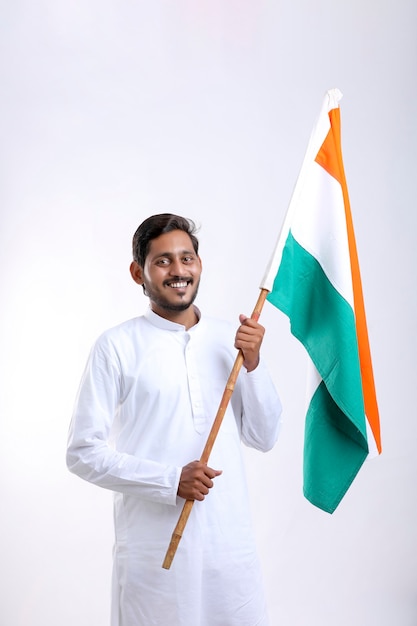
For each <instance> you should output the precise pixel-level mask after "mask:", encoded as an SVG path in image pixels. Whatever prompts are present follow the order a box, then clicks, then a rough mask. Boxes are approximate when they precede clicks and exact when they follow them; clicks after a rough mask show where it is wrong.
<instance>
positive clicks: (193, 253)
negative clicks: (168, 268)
mask: <svg viewBox="0 0 417 626" xmlns="http://www.w3.org/2000/svg"><path fill="white" fill-rule="evenodd" d="M183 254H192V255H193V256H196V253H195V250H181V251H180V252H179V255H180V256H182V255H183ZM173 256H176V253H175V252H168V251H167V252H160V253H159V254H155V255H154V256H152V260H153V261H154V260H156V259H160V258H162V257H168V258H171V257H173Z"/></svg>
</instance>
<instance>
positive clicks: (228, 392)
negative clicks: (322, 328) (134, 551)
mask: <svg viewBox="0 0 417 626" xmlns="http://www.w3.org/2000/svg"><path fill="white" fill-rule="evenodd" d="M268 293H269V292H268V290H267V289H261V293H260V294H259V297H258V300H257V302H256V304H255V308H254V309H253V313H252V315H251V318H252V319H253V320H256V321H258V319H259V316H260V314H261V311H262V308H263V305H264V303H265V299H266V296H267V295H268ZM243 360H244V357H243V353H242V351H241V350H239V352H238V355H237V357H236V360H235V363H234V365H233V368H232V371H231V372H230V375H229V378H228V380H227V383H226V387H225V389H224V392H223V396H222V399H221V401H220V405H219V408H218V410H217V414H216V417H215V418H214V422H213V425H212V427H211V430H210V433H209V436H208V438H207V442H206V445H205V446H204V450H203V452H202V455H201V458H200V461H202V462H203V463H208V460H209V456H210V453H211V451H212V448H213V445H214V442H215V441H216V437H217V434H218V432H219V429H220V426H221V423H222V421H223V417H224V414H225V413H226V409H227V406H228V404H229V401H230V398H231V397H232V394H233V391H234V388H235V384H236V380H237V377H238V375H239V372H240V369H241V367H242V365H243ZM193 504H194V500H186V501H185V503H184V506H183V509H182V511H181V514H180V517H179V519H178V522H177V525H176V526H175V528H174V532H173V533H172V537H171V542H170V544H169V546H168V550H167V552H166V555H165V559H164V562H163V564H162V567H163V568H164V569H169V568H170V567H171V564H172V561H173V559H174V556H175V553H176V551H177V548H178V545H179V543H180V541H181V537H182V534H183V532H184V528H185V526H186V524H187V521H188V518H189V515H190V513H191V509H192V508H193Z"/></svg>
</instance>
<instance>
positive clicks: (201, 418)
mask: <svg viewBox="0 0 417 626" xmlns="http://www.w3.org/2000/svg"><path fill="white" fill-rule="evenodd" d="M184 339H185V350H184V358H185V365H186V369H187V378H188V389H189V392H190V403H191V409H192V412H193V421H194V428H195V430H196V432H197V433H199V434H201V433H203V432H204V431H205V430H206V428H207V416H206V415H205V413H204V406H203V398H202V393H201V387H200V380H199V377H198V369H197V355H196V354H195V351H194V341H193V333H192V332H186V333H185V334H184Z"/></svg>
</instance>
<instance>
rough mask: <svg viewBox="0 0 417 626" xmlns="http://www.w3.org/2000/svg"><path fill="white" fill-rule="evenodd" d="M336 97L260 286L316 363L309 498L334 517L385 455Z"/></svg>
mask: <svg viewBox="0 0 417 626" xmlns="http://www.w3.org/2000/svg"><path fill="white" fill-rule="evenodd" d="M341 97H342V94H341V93H340V91H339V90H338V89H332V90H330V91H328V92H327V94H326V96H325V98H324V102H323V106H322V109H321V112H320V115H319V118H318V120H317V122H316V125H315V127H314V129H313V133H312V135H311V138H310V142H309V145H308V148H307V152H306V155H305V159H304V162H303V165H302V168H301V171H300V174H299V178H298V180H297V183H296V186H295V189H294V193H293V196H292V198H291V202H290V205H289V208H288V212H287V215H286V218H285V220H284V224H283V228H282V231H281V234H280V237H279V239H278V243H277V246H276V249H275V251H274V254H273V256H272V259H271V262H270V265H269V267H268V269H267V271H266V274H265V276H264V279H263V282H262V285H261V288H262V289H266V290H268V291H269V292H270V293H269V294H268V296H267V299H268V300H269V301H270V302H271V303H272V304H274V305H275V306H276V307H278V308H279V309H280V310H281V311H283V312H284V313H285V314H286V315H287V316H288V317H289V320H290V325H291V332H292V334H293V335H294V336H295V337H297V339H299V340H300V341H301V343H302V344H303V345H304V347H305V349H306V350H307V352H308V354H309V357H310V359H311V375H309V377H308V409H307V415H306V424H305V439H304V495H305V497H306V498H307V499H308V500H309V501H310V502H311V503H312V504H314V505H316V506H317V507H319V508H321V509H323V510H324V511H327V512H329V513H333V511H334V510H335V509H336V507H337V506H338V504H339V503H340V501H341V500H342V498H343V496H344V495H345V493H346V491H347V490H348V489H349V487H350V485H351V483H352V481H353V480H354V478H355V476H356V475H357V473H358V471H359V469H360V468H361V466H362V464H363V462H364V460H365V459H366V457H367V456H368V454H372V455H375V454H379V453H380V452H381V439H380V428H379V415H378V406H377V401H376V395H375V385H374V378H373V372H372V362H371V355H370V349H369V341H368V331H367V325H366V318H365V308H364V302H363V294H362V286H361V278H360V271H359V263H358V256H357V251H356V244H355V236H354V230H353V224H352V216H351V211H350V206H349V197H348V191H347V186H346V180H345V174H344V168H343V161H342V150H341V134H340V109H339V100H340V99H341Z"/></svg>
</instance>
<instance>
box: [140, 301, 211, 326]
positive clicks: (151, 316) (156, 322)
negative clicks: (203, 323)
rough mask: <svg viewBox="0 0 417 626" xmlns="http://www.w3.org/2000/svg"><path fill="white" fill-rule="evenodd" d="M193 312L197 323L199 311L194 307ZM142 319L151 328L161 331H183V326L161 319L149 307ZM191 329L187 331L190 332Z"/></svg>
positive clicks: (199, 316)
mask: <svg viewBox="0 0 417 626" xmlns="http://www.w3.org/2000/svg"><path fill="white" fill-rule="evenodd" d="M194 311H195V313H196V315H197V318H198V321H200V319H201V311H200V309H199V308H198V307H196V306H195V305H194ZM144 317H145V318H146V319H147V320H148V322H149V323H150V324H152V326H156V327H157V328H161V329H162V330H175V331H179V330H182V331H184V330H185V326H184V324H177V323H176V322H171V321H170V320H167V319H165V318H164V317H161V316H160V315H158V314H157V313H155V312H154V311H152V309H151V307H150V306H149V307H148V308H147V309H146V311H145V313H144ZM191 328H195V327H194V326H192V327H191ZM191 328H190V329H189V330H191Z"/></svg>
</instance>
